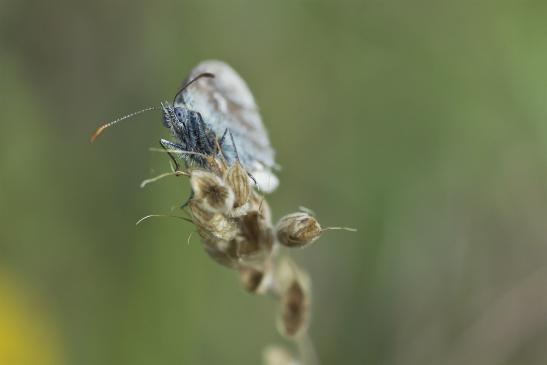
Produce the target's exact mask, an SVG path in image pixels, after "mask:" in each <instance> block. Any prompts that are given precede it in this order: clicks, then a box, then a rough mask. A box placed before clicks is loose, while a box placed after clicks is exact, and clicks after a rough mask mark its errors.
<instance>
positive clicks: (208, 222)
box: [188, 199, 238, 241]
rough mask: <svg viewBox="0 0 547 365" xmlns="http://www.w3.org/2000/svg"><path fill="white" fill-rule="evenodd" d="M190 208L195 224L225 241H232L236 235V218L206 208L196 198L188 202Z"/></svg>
mask: <svg viewBox="0 0 547 365" xmlns="http://www.w3.org/2000/svg"><path fill="white" fill-rule="evenodd" d="M188 208H189V209H190V213H191V214H192V219H193V221H194V224H195V225H196V226H197V227H199V228H200V229H201V230H203V231H207V232H209V234H210V235H213V236H215V237H217V238H219V239H222V240H225V241H230V240H232V239H233V238H234V237H235V236H236V234H237V230H238V225H237V222H236V221H235V220H234V219H232V218H229V217H226V216H224V215H222V214H220V213H212V212H210V211H208V210H206V209H204V208H203V205H202V204H200V202H199V200H196V199H193V200H192V201H190V203H188Z"/></svg>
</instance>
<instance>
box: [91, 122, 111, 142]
mask: <svg viewBox="0 0 547 365" xmlns="http://www.w3.org/2000/svg"><path fill="white" fill-rule="evenodd" d="M107 125H108V124H104V125H102V126H100V127H99V128H97V130H95V132H93V134H92V135H91V138H90V139H89V143H93V142H95V140H96V139H97V137H99V134H101V133H102V132H103V130H104V129H105V128H106V127H107Z"/></svg>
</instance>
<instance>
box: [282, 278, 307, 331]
mask: <svg viewBox="0 0 547 365" xmlns="http://www.w3.org/2000/svg"><path fill="white" fill-rule="evenodd" d="M308 318H309V298H308V296H307V293H306V292H305V290H304V288H303V287H302V284H301V283H300V282H299V281H298V280H294V281H293V282H292V283H291V284H290V285H289V287H288V288H287V290H286V291H285V292H284V293H283V295H282V297H281V314H280V318H279V322H280V324H281V325H280V330H281V333H282V334H283V335H284V336H286V337H298V336H299V335H300V334H302V333H304V332H305V331H306V330H307V327H308Z"/></svg>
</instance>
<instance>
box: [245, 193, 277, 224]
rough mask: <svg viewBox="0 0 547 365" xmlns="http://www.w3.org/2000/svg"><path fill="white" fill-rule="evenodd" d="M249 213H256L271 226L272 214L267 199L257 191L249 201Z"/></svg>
mask: <svg viewBox="0 0 547 365" xmlns="http://www.w3.org/2000/svg"><path fill="white" fill-rule="evenodd" d="M249 211H250V212H252V211H256V212H258V214H259V215H260V216H261V217H262V220H264V221H265V222H266V223H267V224H269V225H271V222H272V213H271V209H270V206H269V204H268V202H267V201H266V199H264V197H263V196H262V195H260V194H258V193H257V192H256V191H254V190H253V191H252V193H251V197H250V199H249Z"/></svg>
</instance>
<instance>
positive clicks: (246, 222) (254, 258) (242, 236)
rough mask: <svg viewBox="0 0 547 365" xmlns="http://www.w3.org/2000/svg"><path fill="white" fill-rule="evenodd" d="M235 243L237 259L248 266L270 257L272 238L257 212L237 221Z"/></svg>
mask: <svg viewBox="0 0 547 365" xmlns="http://www.w3.org/2000/svg"><path fill="white" fill-rule="evenodd" d="M235 241H236V242H237V248H238V251H237V252H238V255H239V257H240V258H241V259H242V260H244V261H246V262H247V263H249V264H250V263H253V264H254V263H259V262H262V261H264V260H265V259H266V258H267V257H268V256H270V254H271V252H272V247H273V243H274V236H273V232H272V229H271V227H270V226H269V225H268V224H267V223H266V222H265V221H264V220H263V219H262V217H261V216H260V215H259V214H258V212H251V213H249V214H247V215H245V216H243V217H241V218H240V219H238V231H237V235H236V237H235Z"/></svg>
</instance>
